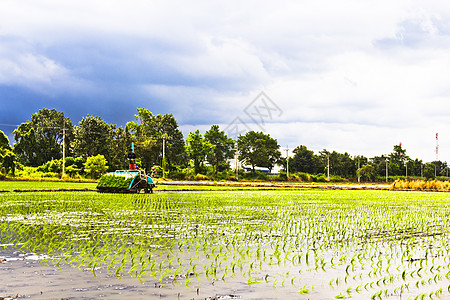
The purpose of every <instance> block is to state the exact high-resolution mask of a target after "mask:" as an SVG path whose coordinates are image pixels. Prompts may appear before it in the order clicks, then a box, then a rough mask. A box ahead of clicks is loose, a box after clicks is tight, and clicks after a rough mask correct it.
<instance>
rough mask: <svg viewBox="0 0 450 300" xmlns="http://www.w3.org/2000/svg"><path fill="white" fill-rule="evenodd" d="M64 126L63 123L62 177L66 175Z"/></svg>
mask: <svg viewBox="0 0 450 300" xmlns="http://www.w3.org/2000/svg"><path fill="white" fill-rule="evenodd" d="M65 127H66V124H65V122H64V127H63V172H62V177H64V176H65V174H66V128H65Z"/></svg>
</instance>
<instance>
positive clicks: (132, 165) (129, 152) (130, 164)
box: [127, 148, 136, 170]
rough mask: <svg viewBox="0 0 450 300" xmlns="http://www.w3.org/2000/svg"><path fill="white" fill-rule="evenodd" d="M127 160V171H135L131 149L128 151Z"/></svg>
mask: <svg viewBox="0 0 450 300" xmlns="http://www.w3.org/2000/svg"><path fill="white" fill-rule="evenodd" d="M127 159H128V169H129V170H136V154H134V152H133V150H132V149H131V148H130V149H128V155H127Z"/></svg>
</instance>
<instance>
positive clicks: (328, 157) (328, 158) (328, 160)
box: [327, 153, 330, 181]
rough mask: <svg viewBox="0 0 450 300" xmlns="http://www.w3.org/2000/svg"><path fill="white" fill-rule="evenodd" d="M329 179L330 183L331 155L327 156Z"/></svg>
mask: <svg viewBox="0 0 450 300" xmlns="http://www.w3.org/2000/svg"><path fill="white" fill-rule="evenodd" d="M327 178H328V181H330V153H328V156H327Z"/></svg>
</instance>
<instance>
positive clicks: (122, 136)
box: [107, 125, 133, 170]
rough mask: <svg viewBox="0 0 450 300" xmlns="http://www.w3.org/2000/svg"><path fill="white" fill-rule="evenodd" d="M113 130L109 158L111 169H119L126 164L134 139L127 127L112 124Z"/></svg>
mask: <svg viewBox="0 0 450 300" xmlns="http://www.w3.org/2000/svg"><path fill="white" fill-rule="evenodd" d="M111 130H112V142H111V149H110V152H109V154H108V156H107V160H108V162H109V168H110V169H111V170H118V169H122V168H124V166H126V153H127V151H128V149H129V148H130V147H131V143H132V141H133V140H132V136H131V133H130V131H129V130H128V128H126V127H125V128H122V127H117V128H116V125H111ZM108 158H109V159H108Z"/></svg>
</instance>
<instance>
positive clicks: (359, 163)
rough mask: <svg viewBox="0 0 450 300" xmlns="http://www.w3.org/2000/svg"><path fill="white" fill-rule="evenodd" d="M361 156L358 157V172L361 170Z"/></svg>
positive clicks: (359, 179)
mask: <svg viewBox="0 0 450 300" xmlns="http://www.w3.org/2000/svg"><path fill="white" fill-rule="evenodd" d="M360 159H361V156H359V155H358V170H359V169H361V161H360ZM358 182H361V175H360V174H359V173H358Z"/></svg>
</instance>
